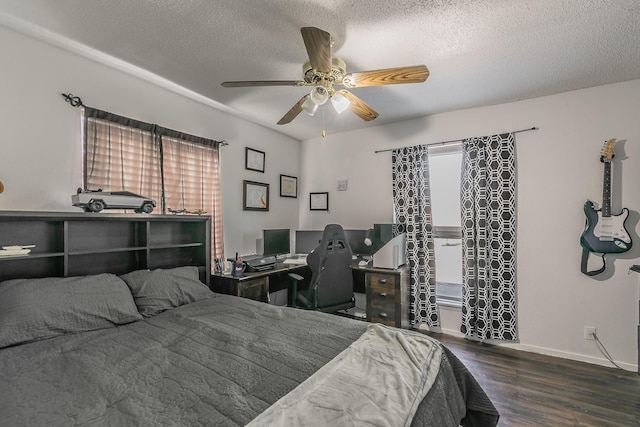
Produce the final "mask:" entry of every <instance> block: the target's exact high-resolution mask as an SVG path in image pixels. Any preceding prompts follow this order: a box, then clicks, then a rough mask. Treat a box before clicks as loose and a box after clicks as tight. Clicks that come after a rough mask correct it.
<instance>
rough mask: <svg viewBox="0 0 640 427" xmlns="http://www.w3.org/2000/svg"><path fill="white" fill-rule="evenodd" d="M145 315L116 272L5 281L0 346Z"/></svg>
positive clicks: (0, 288)
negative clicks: (137, 306)
mask: <svg viewBox="0 0 640 427" xmlns="http://www.w3.org/2000/svg"><path fill="white" fill-rule="evenodd" d="M141 319H142V316H140V313H138V311H137V309H136V305H135V304H134V302H133V298H132V296H131V292H130V291H129V288H128V287H127V285H126V284H125V283H124V282H123V281H122V280H121V279H120V278H118V276H116V275H114V274H98V275H94V276H79V277H48V278H44V279H14V280H7V281H5V282H2V283H0V348H2V347H7V346H10V345H14V344H20V343H23V342H29V341H35V340H38V339H43V338H49V337H53V336H56V335H63V334H67V333H74V332H82V331H91V330H94V329H102V328H109V327H113V326H116V325H121V324H124V323H130V322H133V321H135V320H141Z"/></svg>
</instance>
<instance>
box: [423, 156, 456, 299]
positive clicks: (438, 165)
mask: <svg viewBox="0 0 640 427" xmlns="http://www.w3.org/2000/svg"><path fill="white" fill-rule="evenodd" d="M461 165H462V150H461V147H460V145H456V146H448V147H435V148H431V147H430V148H429V180H430V187H431V215H432V221H433V237H434V239H433V240H434V246H435V247H434V251H435V257H436V300H437V302H438V304H440V305H446V306H454V307H460V306H461V304H462V248H461V245H462V239H461V238H462V230H461V224H460V221H461V219H460V218H461V217H460V172H461Z"/></svg>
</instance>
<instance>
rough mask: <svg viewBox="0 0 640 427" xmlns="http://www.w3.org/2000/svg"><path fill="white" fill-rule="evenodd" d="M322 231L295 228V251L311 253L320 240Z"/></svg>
mask: <svg viewBox="0 0 640 427" xmlns="http://www.w3.org/2000/svg"><path fill="white" fill-rule="evenodd" d="M322 233H323V231H322V230H296V253H297V254H309V253H311V251H312V250H314V249H315V248H317V247H318V245H319V244H320V242H321V241H322Z"/></svg>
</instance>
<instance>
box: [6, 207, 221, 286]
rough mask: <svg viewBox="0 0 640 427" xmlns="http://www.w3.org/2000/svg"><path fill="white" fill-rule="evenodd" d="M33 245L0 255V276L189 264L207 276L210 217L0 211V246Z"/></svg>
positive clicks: (206, 279)
mask: <svg viewBox="0 0 640 427" xmlns="http://www.w3.org/2000/svg"><path fill="white" fill-rule="evenodd" d="M10 245H11V246H18V245H35V247H34V248H32V249H31V253H30V254H29V255H24V256H15V257H14V256H10V257H0V282H1V281H3V280H9V279H19V278H38V277H52V276H55V277H68V276H81V275H88V274H95V273H101V272H111V273H114V274H123V273H127V272H129V271H133V270H139V269H144V268H151V269H153V268H172V267H178V266H184V265H194V266H197V267H198V269H199V270H200V275H201V277H200V278H201V280H202V281H203V283H206V284H207V285H208V284H209V282H210V276H211V249H210V246H211V218H210V217H209V216H204V215H203V216H196V215H147V214H131V215H127V214H107V213H99V214H96V213H78V212H39V211H38V212H30V211H0V246H10Z"/></svg>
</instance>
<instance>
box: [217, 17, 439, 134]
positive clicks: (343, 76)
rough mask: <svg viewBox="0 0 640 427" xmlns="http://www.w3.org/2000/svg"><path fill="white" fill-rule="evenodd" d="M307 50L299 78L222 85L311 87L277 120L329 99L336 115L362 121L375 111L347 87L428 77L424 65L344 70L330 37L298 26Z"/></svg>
mask: <svg viewBox="0 0 640 427" xmlns="http://www.w3.org/2000/svg"><path fill="white" fill-rule="evenodd" d="M300 32H301V33H302V39H303V40H304V45H305V47H306V49H307V54H308V56H309V60H308V61H305V63H304V64H303V66H302V76H303V79H302V80H256V81H230V82H223V83H222V86H224V87H251V86H312V89H311V92H310V93H308V94H306V95H305V96H303V97H302V98H301V99H300V100H299V101H298V102H297V103H296V104H295V105H294V106H293V107H292V108H291V109H290V110H289V111H288V112H287V113H286V114H285V115H284V116H283V117H282V118H281V119H280V121H279V122H278V124H279V125H284V124H287V123H290V122H291V121H292V120H293V119H295V118H296V117H297V116H298V114H300V113H301V112H302V111H303V110H304V111H306V112H307V113H308V114H309V115H311V116H313V115H314V114H315V112H316V110H317V109H318V106H319V105H323V104H324V103H326V102H327V101H328V100H331V104H332V105H333V107H334V109H335V110H336V111H337V112H338V114H340V113H342V112H344V111H345V110H346V109H349V110H351V112H353V113H355V114H356V115H358V116H359V117H360V118H361V119H362V120H365V121H370V120H374V119H375V118H376V117H378V113H377V112H376V111H375V110H374V109H373V108H371V107H370V106H369V105H367V104H366V103H365V102H364V101H363V100H361V99H360V98H358V97H357V96H355V95H354V94H353V93H351V92H349V91H348V90H347V89H343V88H337V89H336V88H335V86H342V87H344V88H358V87H367V86H383V85H392V84H404V83H422V82H424V81H425V80H426V79H427V77H429V70H428V69H427V67H426V66H425V65H415V66H410V67H398V68H385V69H382V70H373V71H361V72H358V73H347V72H346V65H345V63H344V61H343V60H342V59H340V58H338V57H337V56H332V55H331V48H332V46H333V37H331V34H329V33H328V32H326V31H323V30H321V29H319V28H315V27H303V28H301V29H300Z"/></svg>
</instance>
